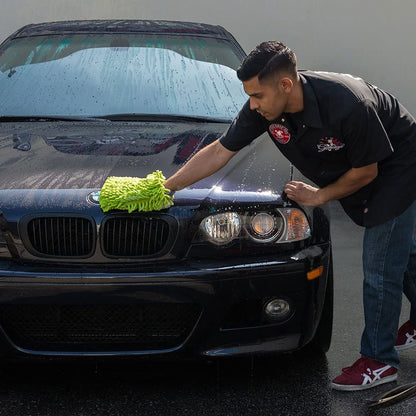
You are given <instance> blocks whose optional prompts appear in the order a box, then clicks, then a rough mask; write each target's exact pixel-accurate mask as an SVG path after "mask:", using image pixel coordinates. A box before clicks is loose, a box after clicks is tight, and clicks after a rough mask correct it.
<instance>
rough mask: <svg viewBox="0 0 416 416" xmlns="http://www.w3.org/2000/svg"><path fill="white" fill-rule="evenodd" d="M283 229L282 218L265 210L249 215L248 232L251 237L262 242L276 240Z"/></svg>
mask: <svg viewBox="0 0 416 416" xmlns="http://www.w3.org/2000/svg"><path fill="white" fill-rule="evenodd" d="M283 229H284V224H283V219H282V217H281V216H280V215H279V216H275V215H274V216H273V215H271V214H269V213H267V212H260V213H259V214H256V215H254V216H253V217H251V222H250V229H249V232H250V234H251V236H252V237H253V239H255V240H261V241H263V242H267V241H271V240H276V239H277V238H278V237H280V235H281V234H282V232H283Z"/></svg>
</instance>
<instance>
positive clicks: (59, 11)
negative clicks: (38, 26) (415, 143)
mask: <svg viewBox="0 0 416 416" xmlns="http://www.w3.org/2000/svg"><path fill="white" fill-rule="evenodd" d="M0 5H1V6H2V7H1V9H2V13H1V14H0V40H1V41H2V40H4V38H6V37H7V36H8V35H9V34H10V33H11V32H13V31H15V30H16V29H18V28H19V27H21V26H23V25H26V24H29V23H39V22H44V21H52V20H72V19H107V18H116V19H168V20H187V21H195V22H205V23H212V24H220V25H222V26H224V27H225V28H226V29H228V30H229V31H230V32H232V33H233V34H234V36H235V37H236V38H237V40H238V41H239V42H240V44H241V45H242V46H243V48H244V49H245V50H246V51H247V52H248V51H250V49H251V48H253V47H254V46H255V45H257V44H258V43H260V42H262V41H264V40H272V39H273V40H280V41H282V42H284V43H286V44H287V45H288V46H289V47H290V48H292V49H293V50H294V51H295V53H296V55H297V57H298V61H299V67H301V68H304V69H316V70H325V71H337V72H348V73H351V74H354V75H359V76H362V77H364V78H365V79H367V80H368V81H370V82H372V83H374V84H376V85H378V86H379V87H381V88H384V89H386V90H388V91H390V92H391V93H393V94H394V95H395V96H396V97H398V98H399V99H400V100H401V102H402V103H403V104H404V105H405V106H406V107H408V109H409V110H410V111H411V112H412V113H413V114H414V115H416V82H415V80H414V74H415V73H416V50H415V49H416V47H415V41H416V23H415V18H416V1H415V0H396V1H395V2H393V1H391V0H254V1H248V0H158V1H157V0H0Z"/></svg>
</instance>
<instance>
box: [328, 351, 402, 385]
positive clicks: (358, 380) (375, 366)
mask: <svg viewBox="0 0 416 416" xmlns="http://www.w3.org/2000/svg"><path fill="white" fill-rule="evenodd" d="M396 379H397V368H394V367H392V366H390V365H386V364H383V363H380V362H378V361H374V360H372V359H370V358H366V357H362V358H360V359H358V360H357V361H356V362H355V363H354V364H353V365H352V366H351V367H345V368H343V369H342V374H341V375H339V376H338V377H336V378H334V379H333V380H332V383H331V387H332V388H333V389H335V390H347V391H354V390H365V389H369V388H371V387H374V386H378V385H380V384H384V383H390V382H391V381H394V380H396Z"/></svg>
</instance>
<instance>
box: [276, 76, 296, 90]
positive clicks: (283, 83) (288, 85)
mask: <svg viewBox="0 0 416 416" xmlns="http://www.w3.org/2000/svg"><path fill="white" fill-rule="evenodd" d="M278 86H279V89H280V90H282V91H283V92H285V93H290V92H291V91H292V88H293V81H292V79H291V78H289V77H282V78H280V79H279V84H278Z"/></svg>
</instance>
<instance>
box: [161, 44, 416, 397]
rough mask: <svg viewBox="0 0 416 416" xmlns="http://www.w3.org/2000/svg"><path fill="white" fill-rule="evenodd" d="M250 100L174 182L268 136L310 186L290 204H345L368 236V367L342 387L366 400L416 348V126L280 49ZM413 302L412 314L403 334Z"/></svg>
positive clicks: (266, 51)
mask: <svg viewBox="0 0 416 416" xmlns="http://www.w3.org/2000/svg"><path fill="white" fill-rule="evenodd" d="M237 75H238V77H239V79H240V80H241V81H242V82H243V86H244V90H245V92H246V93H247V95H248V96H249V100H248V101H247V103H246V104H245V105H244V107H243V108H242V110H241V111H240V113H239V115H238V116H237V117H236V119H235V120H234V121H233V123H232V124H231V126H230V127H229V129H228V131H227V132H226V133H225V134H224V135H223V136H222V137H221V138H220V139H219V140H217V141H216V142H214V143H212V144H211V145H209V146H207V147H206V148H204V149H202V150H201V151H200V152H198V153H197V154H196V155H195V156H194V157H193V158H192V159H191V160H190V161H189V162H188V163H187V164H186V165H185V166H183V167H182V168H181V169H180V170H179V171H178V172H177V173H176V174H175V175H173V176H172V177H170V178H169V179H168V180H167V181H166V187H167V188H169V189H171V190H178V189H182V188H184V187H186V186H188V185H190V184H192V183H194V182H196V181H198V180H200V179H202V178H204V177H206V176H208V175H211V174H213V173H214V172H216V171H217V170H218V169H220V168H221V167H222V166H224V165H225V164H226V163H227V162H228V161H229V160H230V159H231V158H232V157H233V156H234V155H235V154H236V153H237V152H238V151H239V150H240V149H241V148H243V147H244V146H246V145H248V144H249V143H250V142H251V141H253V140H254V139H255V138H257V137H258V136H259V135H261V134H262V133H264V132H266V131H267V133H268V134H269V136H270V137H271V139H272V140H273V142H274V143H275V145H276V146H277V147H278V148H279V150H280V151H281V152H282V153H283V154H284V155H285V156H286V157H287V158H288V159H289V160H290V161H291V162H292V163H293V164H294V165H295V166H296V167H297V168H298V169H299V170H300V171H301V172H302V173H303V174H304V175H305V176H306V177H308V178H309V179H311V180H312V181H313V182H314V183H316V184H317V185H318V187H314V186H310V185H307V184H305V183H302V182H296V181H292V182H290V183H288V184H287V185H286V186H285V189H284V190H285V192H286V194H287V196H288V197H289V198H290V199H291V200H293V201H295V202H297V203H299V204H301V205H308V206H318V205H321V204H323V203H326V202H328V201H332V200H339V201H340V202H341V204H342V206H343V208H344V210H345V211H346V213H347V214H348V215H349V216H350V217H351V219H352V220H353V221H354V222H356V223H357V224H359V225H362V226H364V227H366V228H365V233H364V245H363V269H364V314H365V329H364V332H363V335H362V339H361V358H360V359H358V360H357V361H356V362H355V363H354V364H353V365H352V366H350V367H346V368H344V369H343V370H342V374H341V375H340V376H338V377H336V378H335V379H334V380H333V381H332V387H333V388H335V389H339V390H361V389H365V388H369V387H373V386H375V385H379V384H382V383H387V382H391V381H394V380H396V379H397V367H398V365H399V358H398V354H397V351H396V350H399V349H405V348H408V347H411V346H415V345H416V335H415V334H416V326H415V324H416V237H415V226H416V202H415V200H416V122H415V120H414V119H413V117H412V116H411V115H410V114H409V113H408V112H407V110H406V109H405V108H404V107H403V106H402V105H401V104H400V103H399V102H398V101H397V100H396V99H395V98H394V97H393V96H391V95H390V94H388V93H386V92H384V91H382V90H380V89H378V88H377V87H375V86H372V85H370V84H368V83H366V82H365V81H363V80H362V79H359V78H355V77H352V76H350V75H345V74H335V73H322V72H312V71H299V72H298V70H297V64H296V57H295V55H294V53H293V52H292V51H291V50H290V49H289V48H287V47H286V46H285V45H283V44H282V43H280V42H274V41H272V42H264V43H262V44H260V45H259V46H257V47H256V48H255V49H254V50H253V51H252V52H251V53H250V54H249V55H248V56H247V58H246V59H245V60H244V62H243V63H242V65H241V67H240V68H239V69H238V71H237ZM402 291H404V292H405V294H406V296H407V297H408V299H409V301H410V302H411V305H412V308H411V313H410V320H409V321H408V322H407V323H406V324H404V325H403V326H402V327H401V328H400V329H399V330H398V326H399V315H400V311H401V303H402Z"/></svg>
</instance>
